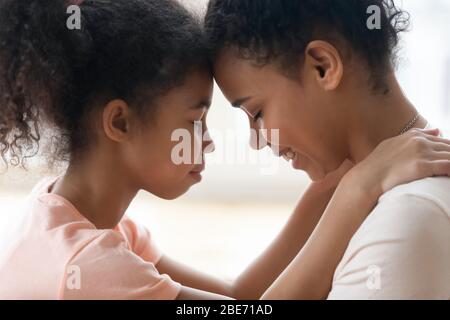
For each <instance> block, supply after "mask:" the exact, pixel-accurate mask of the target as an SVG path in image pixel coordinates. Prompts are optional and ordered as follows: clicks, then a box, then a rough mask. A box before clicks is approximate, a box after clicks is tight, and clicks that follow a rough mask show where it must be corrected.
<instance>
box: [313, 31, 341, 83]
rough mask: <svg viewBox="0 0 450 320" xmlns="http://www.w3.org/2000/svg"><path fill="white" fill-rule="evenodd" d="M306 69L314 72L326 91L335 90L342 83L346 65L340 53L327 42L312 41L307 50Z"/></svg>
mask: <svg viewBox="0 0 450 320" xmlns="http://www.w3.org/2000/svg"><path fill="white" fill-rule="evenodd" d="M305 67H306V68H310V69H311V70H313V72H314V74H315V77H316V80H317V81H318V83H319V84H320V86H322V88H323V89H324V90H326V91H330V90H335V89H336V88H337V87H338V86H339V84H340V83H341V81H342V77H343V74H344V65H343V62H342V59H341V57H340V55H339V52H338V51H337V50H336V48H335V47H334V46H332V45H331V44H329V43H328V42H325V41H320V40H316V41H312V42H310V43H309V44H308V46H307V47H306V50H305Z"/></svg>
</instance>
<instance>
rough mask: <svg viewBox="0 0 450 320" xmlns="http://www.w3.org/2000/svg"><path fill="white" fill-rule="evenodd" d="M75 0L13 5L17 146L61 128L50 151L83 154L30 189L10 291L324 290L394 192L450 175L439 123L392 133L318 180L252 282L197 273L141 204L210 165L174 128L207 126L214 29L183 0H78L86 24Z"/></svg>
mask: <svg viewBox="0 0 450 320" xmlns="http://www.w3.org/2000/svg"><path fill="white" fill-rule="evenodd" d="M72 4H74V3H71V2H67V1H63V0H3V1H2V2H1V5H0V92H1V100H0V107H1V108H0V133H1V135H0V144H1V147H2V148H1V150H2V156H3V158H4V159H5V160H6V161H8V162H9V163H11V162H12V164H16V163H21V162H23V159H25V158H26V157H29V156H31V155H32V154H30V152H34V150H35V149H36V148H37V147H39V144H40V143H41V142H42V139H41V138H42V135H41V132H42V130H44V129H46V128H51V129H52V130H56V132H57V135H58V139H57V141H56V142H54V143H53V145H52V146H53V147H54V149H53V150H54V151H53V152H52V154H50V155H49V156H50V157H51V158H53V159H57V160H61V159H62V160H64V161H67V162H68V167H67V170H66V172H65V173H64V175H62V176H60V177H56V178H48V179H44V180H43V181H42V182H40V183H39V184H38V185H37V186H36V187H35V188H34V190H33V191H32V193H31V194H30V198H29V203H28V205H29V206H28V208H29V209H28V212H27V216H26V219H25V222H24V223H23V225H22V227H21V229H20V231H19V232H18V233H17V237H16V239H15V241H14V242H12V243H11V245H10V248H9V249H8V251H7V252H5V253H3V255H2V257H1V259H0V283H1V286H0V298H3V299H20V298H26V299H193V298H197V299H222V298H247V299H259V298H261V297H270V298H323V297H326V294H327V292H328V291H329V288H330V284H331V277H332V274H333V272H334V268H335V267H336V264H337V261H338V260H339V259H338V258H339V257H340V256H341V255H342V253H343V252H344V250H345V248H346V246H347V244H348V241H349V239H350V238H351V236H352V234H353V232H354V231H355V230H356V229H357V228H358V226H359V225H360V224H361V222H362V221H363V220H364V219H365V218H366V216H367V214H368V213H369V211H370V209H371V208H372V207H373V205H374V204H375V202H376V200H377V198H378V196H379V195H380V194H381V192H383V191H385V188H389V187H393V186H395V185H397V184H400V183H403V182H406V181H410V180H412V179H418V178H421V177H426V176H429V175H435V174H442V175H446V174H449V173H450V169H449V167H448V166H445V167H444V166H439V167H437V166H436V163H437V162H438V160H447V161H448V156H447V154H442V155H441V156H440V157H436V156H435V153H434V151H435V150H436V149H437V148H438V147H442V146H441V145H440V144H439V143H437V142H436V138H435V135H436V134H437V132H436V130H432V131H425V132H419V131H416V132H415V133H414V134H408V135H404V136H401V137H398V138H395V139H391V140H390V141H388V142H386V143H384V144H382V145H381V146H380V147H379V148H378V149H376V150H374V152H373V153H372V155H371V156H370V157H369V158H368V159H367V160H365V161H362V162H361V164H359V165H358V166H356V167H354V168H352V166H351V164H350V163H349V162H348V161H345V162H344V163H343V164H342V165H341V166H340V168H339V169H338V170H335V171H332V172H330V173H329V174H328V175H327V176H326V177H324V178H323V179H321V180H320V181H318V182H316V183H314V184H313V185H312V187H311V188H310V189H309V190H308V192H307V193H306V194H305V195H304V197H303V199H302V200H301V201H300V203H299V205H298V207H297V208H296V210H295V212H294V214H293V216H292V218H291V219H290V221H289V222H288V224H287V226H286V227H285V228H284V230H283V231H282V233H281V234H280V236H279V237H278V238H277V239H276V240H275V241H274V243H273V244H272V245H271V246H270V247H269V248H268V249H267V250H266V252H264V253H263V254H262V256H261V257H260V258H259V259H258V260H257V261H256V262H255V263H254V264H253V265H252V266H250V267H249V268H248V269H247V270H246V271H244V272H243V274H242V275H241V276H240V277H239V278H238V279H237V280H236V281H234V282H233V283H226V282H224V281H221V280H217V279H214V278H211V277H209V276H206V275H203V274H201V273H198V272H196V271H193V270H191V269H190V268H188V267H185V266H183V265H181V264H179V263H177V262H175V261H172V260H171V259H169V258H168V257H166V256H164V255H162V253H161V252H160V251H159V250H158V249H157V247H156V246H155V244H154V241H153V239H152V237H151V235H150V233H149V232H148V231H147V230H146V229H144V228H142V227H141V226H139V225H137V224H136V223H134V222H133V221H132V220H130V219H129V218H127V217H126V216H125V211H126V209H127V207H128V206H129V204H130V202H131V201H132V200H133V198H134V197H135V195H136V194H137V192H138V191H139V190H146V191H148V192H150V193H152V194H154V195H156V196H159V197H161V198H164V199H174V198H176V197H178V196H180V195H182V194H183V193H185V192H186V191H187V190H188V189H189V188H190V187H191V186H193V185H194V184H196V183H198V182H199V181H200V179H201V175H200V173H201V171H202V170H203V169H204V165H203V164H181V165H175V164H174V162H173V161H172V159H171V150H172V149H173V148H174V146H175V142H172V141H171V139H170V137H171V133H172V132H173V131H174V130H176V129H180V128H181V129H183V128H184V129H186V130H189V132H191V134H193V131H194V126H193V123H194V122H195V121H202V122H203V129H204V130H205V132H206V131H207V128H206V123H205V122H206V116H207V113H208V108H209V105H210V100H211V95H212V76H211V73H210V70H209V65H208V63H207V61H208V59H207V58H208V51H207V50H206V49H205V48H206V46H205V43H204V37H203V33H202V28H201V26H200V24H199V23H198V22H197V21H196V20H195V19H194V18H193V17H192V16H191V15H190V14H189V13H188V12H187V11H186V10H185V9H183V8H182V7H181V6H180V5H179V4H178V3H177V2H175V1H172V0H86V1H84V2H82V3H80V2H79V1H78V2H77V3H76V4H78V5H79V6H80V8H81V22H82V23H81V29H80V30H77V29H75V30H70V29H68V28H67V25H66V19H67V17H68V16H67V15H66V8H67V7H68V6H69V5H72ZM418 137H420V139H418ZM194 143H196V142H195V141H194V142H193V144H194ZM192 147H195V145H193V146H192ZM418 147H423V149H420V150H419V149H418ZM445 148H446V150H447V151H448V150H450V145H449V144H448V143H447V144H445ZM212 149H213V146H211V145H207V144H206V143H204V144H203V148H202V150H203V152H202V154H200V157H201V158H202V159H192V162H191V163H198V161H194V160H203V155H204V153H205V152H210V151H212ZM30 150H31V151H30ZM418 150H419V151H418ZM387 161H389V163H390V164H391V165H393V166H397V167H405V168H407V167H410V166H411V165H412V164H414V163H416V162H417V161H420V162H421V163H423V166H421V167H420V168H418V170H400V171H395V172H392V171H391V170H390V169H389V168H386V167H384V166H380V164H383V163H385V162H387ZM373 168H377V170H372V169H373ZM378 168H379V169H378ZM343 176H344V178H342V177H343ZM341 178H342V179H341ZM339 182H340V183H339ZM338 183H339V186H338ZM336 186H338V187H337V188H336ZM335 189H336V192H334V191H335ZM333 193H334V196H333V197H332V195H333ZM331 197H332V199H331V201H330V198H331ZM328 203H329V204H328ZM319 219H321V221H320V223H319V225H320V226H321V227H320V228H318V229H317V230H316V231H315V232H314V236H313V237H312V238H311V239H312V240H311V241H309V242H307V239H308V237H309V236H310V234H311V233H312V232H313V229H314V227H315V226H316V224H317V223H318V221H319ZM302 248H303V249H302ZM330 249H332V250H331V253H330ZM283 271H284V273H283ZM282 273H283V274H282ZM280 275H281V278H283V279H285V278H286V277H288V278H290V279H291V280H292V281H295V283H296V284H297V285H298V290H297V291H296V292H291V291H285V290H284V285H280V284H279V283H278V282H276V281H275V280H276V279H277V278H278V277H280ZM272 284H273V285H272Z"/></svg>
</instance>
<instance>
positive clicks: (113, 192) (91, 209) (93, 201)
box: [51, 153, 138, 229]
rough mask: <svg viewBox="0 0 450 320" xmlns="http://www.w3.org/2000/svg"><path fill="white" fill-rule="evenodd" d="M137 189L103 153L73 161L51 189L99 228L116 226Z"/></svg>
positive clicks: (124, 173)
mask: <svg viewBox="0 0 450 320" xmlns="http://www.w3.org/2000/svg"><path fill="white" fill-rule="evenodd" d="M137 192H138V189H137V188H135V187H133V186H132V185H129V184H128V182H127V175H126V172H123V170H121V169H120V166H118V165H114V164H113V163H111V162H109V161H107V159H106V157H104V158H102V156H101V153H97V154H96V155H95V156H93V157H90V158H89V157H88V158H83V161H77V162H76V164H71V165H70V166H69V168H68V170H67V171H66V173H65V175H64V176H63V177H62V178H61V179H58V181H57V182H56V183H55V185H54V187H53V189H52V190H51V193H55V194H58V195H60V196H62V197H64V198H65V199H67V200H68V201H70V202H71V203H72V204H73V205H74V206H75V207H76V208H77V209H78V211H79V212H80V213H81V214H82V215H83V216H84V217H85V218H86V219H88V220H89V221H90V222H92V223H93V224H94V225H95V226H96V228H97V229H113V228H115V227H116V226H117V224H118V223H119V222H120V220H121V219H122V217H123V215H124V214H125V211H126V210H127V208H128V206H129V204H130V203H131V201H132V200H133V198H134V197H135V196H136V194H137Z"/></svg>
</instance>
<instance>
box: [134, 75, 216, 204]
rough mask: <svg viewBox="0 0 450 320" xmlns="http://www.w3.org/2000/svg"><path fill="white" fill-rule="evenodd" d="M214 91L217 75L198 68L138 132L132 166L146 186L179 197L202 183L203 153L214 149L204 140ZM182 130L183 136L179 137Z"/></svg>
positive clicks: (162, 99) (164, 195)
mask: <svg viewBox="0 0 450 320" xmlns="http://www.w3.org/2000/svg"><path fill="white" fill-rule="evenodd" d="M212 91H213V80H212V76H211V75H209V74H208V73H206V72H200V71H198V72H192V73H191V74H189V75H188V76H187V77H186V79H185V81H184V84H183V85H182V86H180V87H177V88H174V89H172V90H170V92H168V93H167V94H165V95H164V96H162V97H160V98H159V99H158V100H157V102H156V105H155V110H156V111H155V112H154V113H153V114H151V115H150V116H149V118H150V121H149V123H146V124H145V125H143V126H142V128H140V129H139V130H137V131H136V132H137V133H136V134H134V135H133V137H132V139H131V140H130V143H129V153H128V156H127V158H128V161H127V166H128V168H127V170H128V172H130V175H132V176H133V180H134V181H137V184H138V185H139V186H140V188H141V189H144V190H146V191H148V192H151V193H152V194H154V195H156V196H159V197H161V198H164V199H174V198H177V197H179V196H180V195H182V194H184V193H185V192H186V191H187V190H188V189H189V188H190V187H191V186H192V185H194V184H196V183H198V182H200V181H201V172H202V171H203V170H204V168H205V164H204V153H206V152H212V151H213V149H214V145H213V144H212V141H211V140H209V141H205V140H204V138H205V137H206V138H209V136H208V135H207V127H206V116H207V113H208V109H209V106H210V104H211V98H212ZM195 122H197V127H196V128H197V129H196V132H197V134H194V130H195V129H194V127H195V125H194V123H195ZM199 124H201V127H200V126H198V125H199ZM177 133H181V135H175V136H174V134H177ZM182 135H183V138H180V137H181V136H182ZM202 138H203V139H202ZM172 140H174V141H172ZM182 142H184V144H183V145H182V144H181V143H182ZM183 147H184V148H183ZM189 153H190V154H189ZM180 161H183V163H180Z"/></svg>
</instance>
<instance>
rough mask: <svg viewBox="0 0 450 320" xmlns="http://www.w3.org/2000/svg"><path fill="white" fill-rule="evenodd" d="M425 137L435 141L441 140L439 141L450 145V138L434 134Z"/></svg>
mask: <svg viewBox="0 0 450 320" xmlns="http://www.w3.org/2000/svg"><path fill="white" fill-rule="evenodd" d="M425 138H426V139H427V140H430V141H433V142H439V143H445V144H448V145H450V140H449V139H446V138H443V137H437V136H432V135H425Z"/></svg>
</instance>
